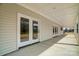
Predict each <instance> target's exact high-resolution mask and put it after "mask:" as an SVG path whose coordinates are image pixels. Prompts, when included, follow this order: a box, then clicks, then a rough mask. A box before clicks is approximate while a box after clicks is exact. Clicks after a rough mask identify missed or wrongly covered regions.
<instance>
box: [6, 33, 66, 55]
mask: <svg viewBox="0 0 79 59" xmlns="http://www.w3.org/2000/svg"><path fill="white" fill-rule="evenodd" d="M65 36H66V34H64V35H60V36H56V37H53V38H51V39H49V40H46V41H43V42H40V43H36V44H32V45H29V46H25V47H23V48H21V49H19V50H17V51H14V52H11V53H9V54H6V55H5V56H37V55H39V54H41V53H42V52H44V51H45V50H47V49H48V48H49V47H51V46H53V45H54V44H56V43H57V42H58V41H60V40H61V39H62V38H64V37H65Z"/></svg>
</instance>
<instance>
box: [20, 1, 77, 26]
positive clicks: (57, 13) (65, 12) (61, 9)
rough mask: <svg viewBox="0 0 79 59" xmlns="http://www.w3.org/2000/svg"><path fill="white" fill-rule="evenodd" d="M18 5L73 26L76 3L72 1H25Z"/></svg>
mask: <svg viewBox="0 0 79 59" xmlns="http://www.w3.org/2000/svg"><path fill="white" fill-rule="evenodd" d="M19 5H22V6H24V7H26V8H28V9H30V10H32V11H34V12H36V13H39V14H40V15H42V16H44V17H47V18H48V19H49V20H52V21H54V22H56V23H58V24H61V25H63V26H66V27H72V26H73V23H74V20H75V17H76V14H77V4H73V3H70V4H69V3H25V4H19Z"/></svg>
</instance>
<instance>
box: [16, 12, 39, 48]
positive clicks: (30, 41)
mask: <svg viewBox="0 0 79 59" xmlns="http://www.w3.org/2000/svg"><path fill="white" fill-rule="evenodd" d="M20 17H24V18H27V19H29V41H28V42H24V43H22V44H23V45H28V44H32V43H34V42H38V41H39V35H38V39H37V40H33V38H32V37H33V35H32V34H33V32H32V29H33V27H32V21H33V20H34V21H37V19H35V18H31V17H29V16H26V15H24V14H21V13H17V49H18V48H19V47H21V46H23V45H22V44H21V43H20ZM38 29H39V22H38ZM38 34H39V33H38Z"/></svg>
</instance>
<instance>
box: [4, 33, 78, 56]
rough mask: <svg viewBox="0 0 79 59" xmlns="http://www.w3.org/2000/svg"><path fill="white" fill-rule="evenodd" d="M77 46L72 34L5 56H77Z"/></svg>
mask: <svg viewBox="0 0 79 59" xmlns="http://www.w3.org/2000/svg"><path fill="white" fill-rule="evenodd" d="M77 55H79V46H78V44H77V42H76V39H75V36H74V34H73V33H69V34H67V35H61V36H57V37H54V38H51V39H50V40H47V41H43V42H40V43H36V44H33V45H30V46H26V47H23V48H21V49H19V50H17V51H15V52H12V53H9V54H6V55H5V56H77Z"/></svg>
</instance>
